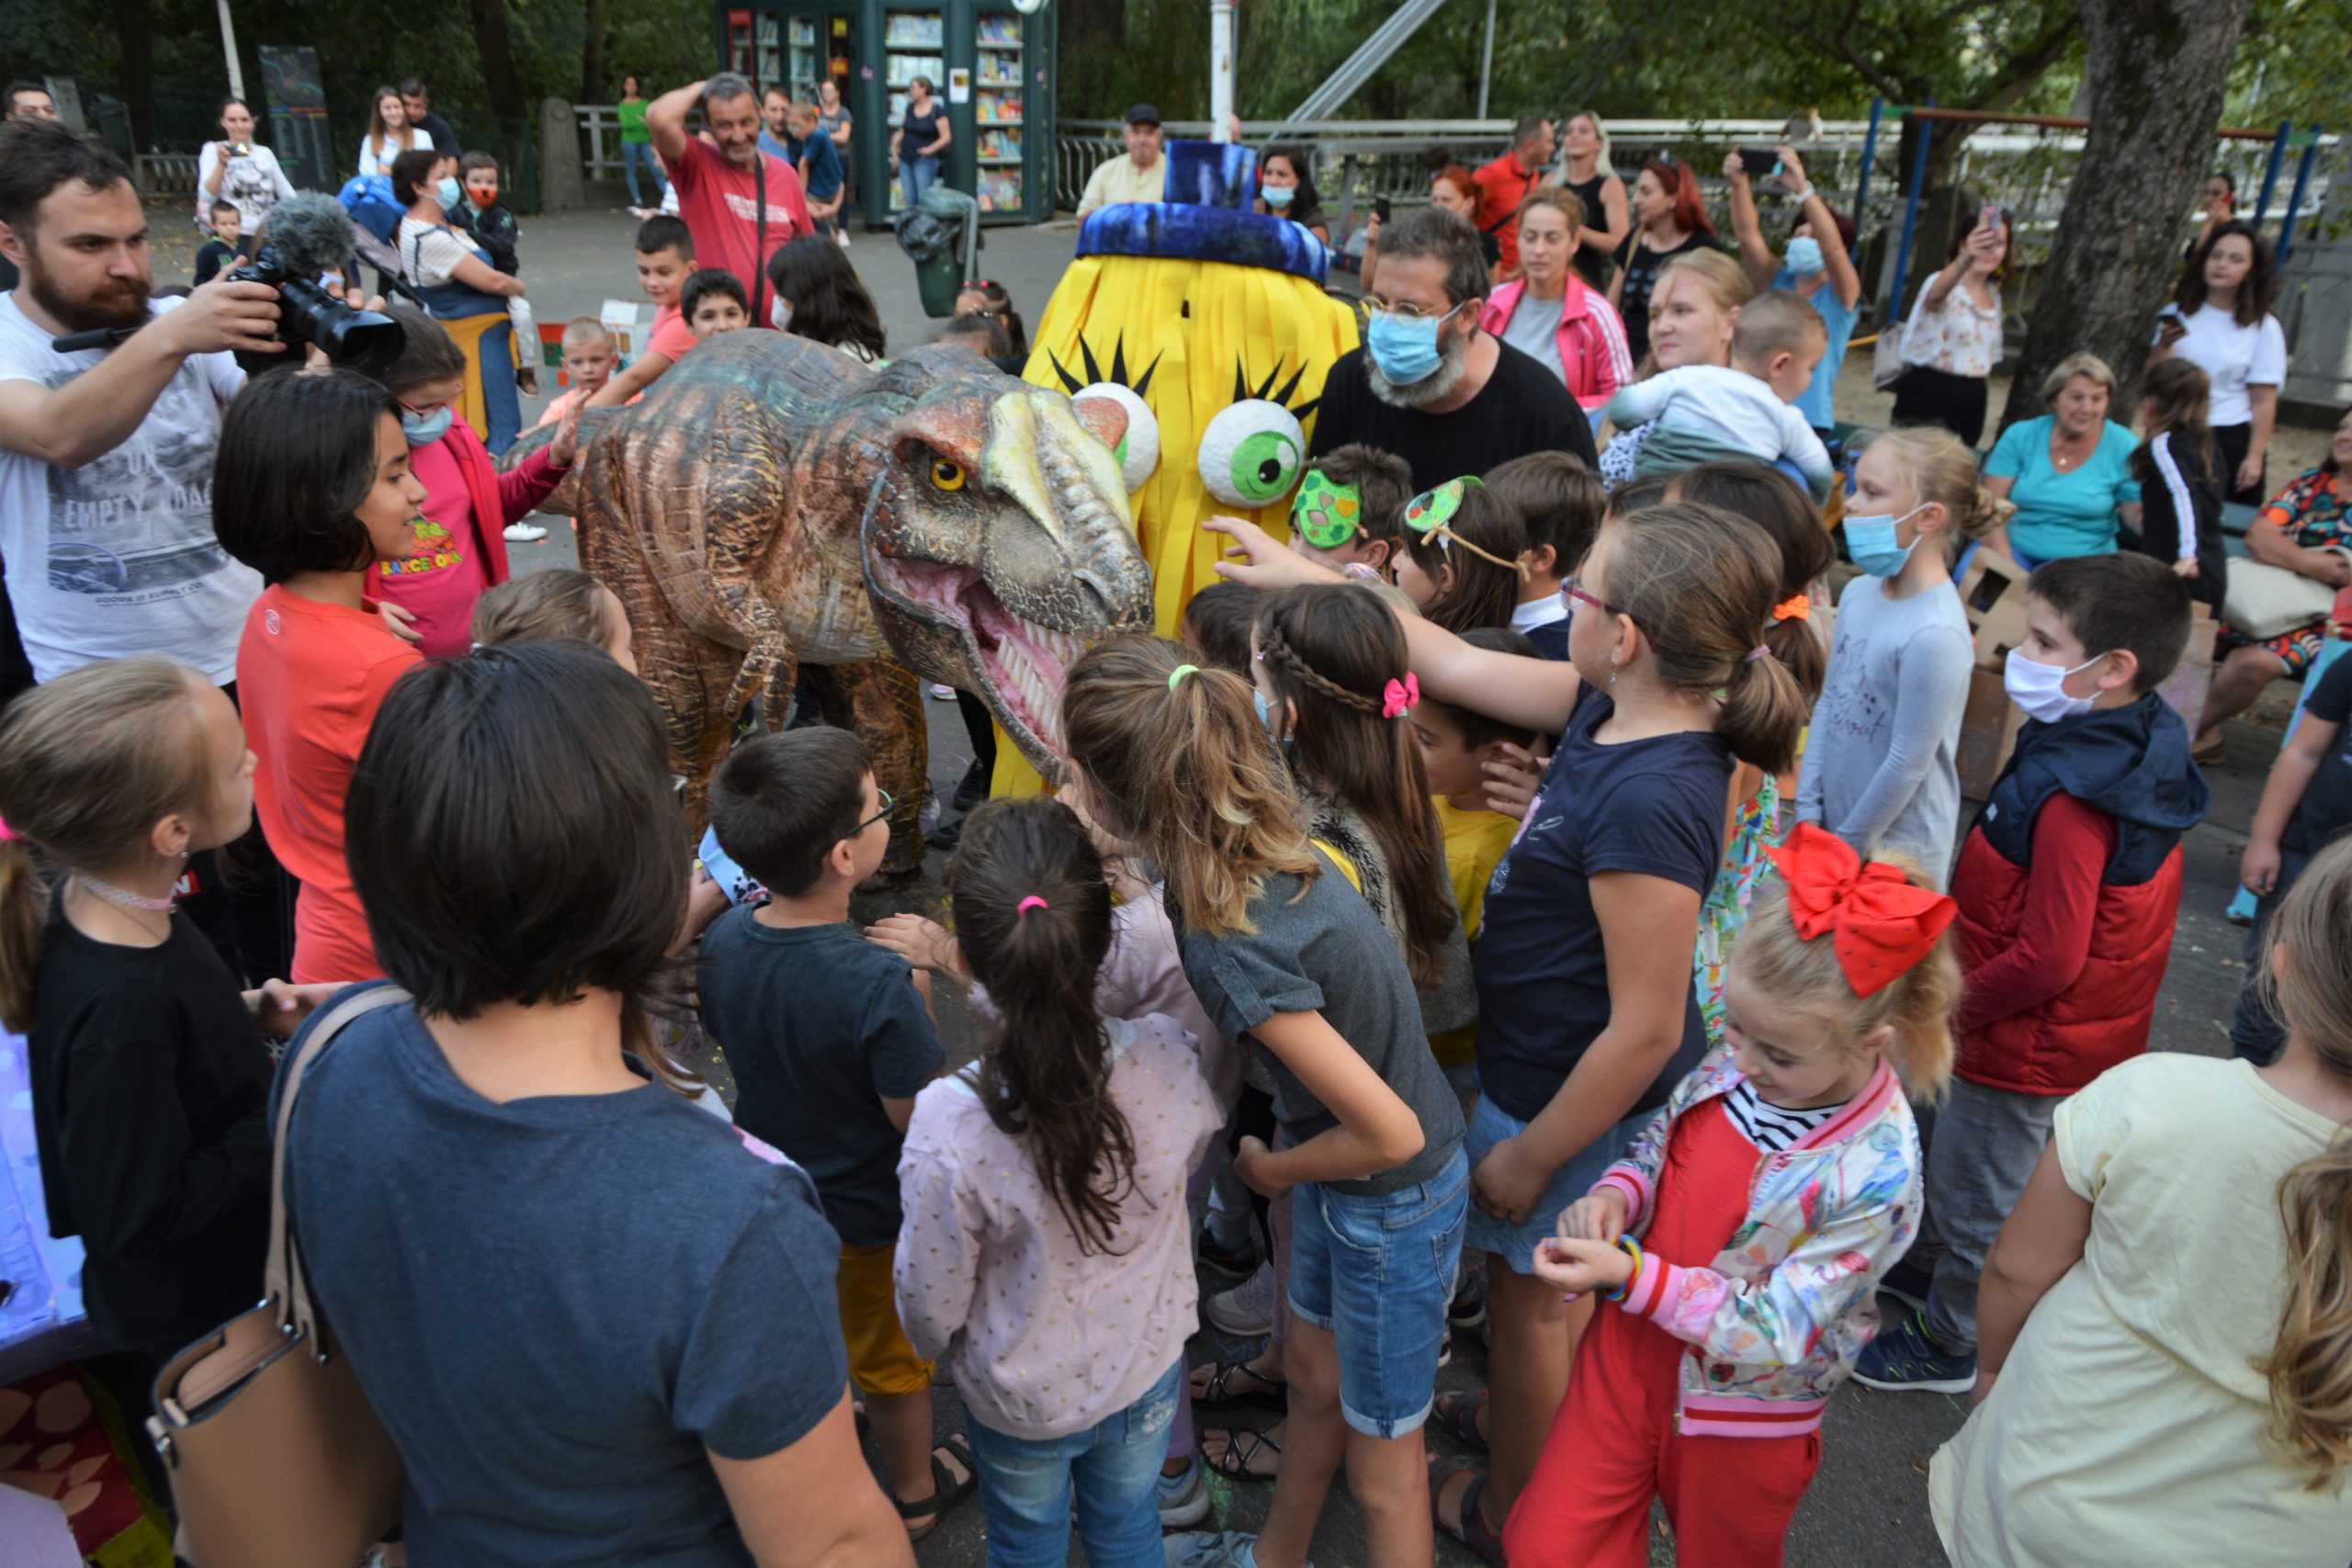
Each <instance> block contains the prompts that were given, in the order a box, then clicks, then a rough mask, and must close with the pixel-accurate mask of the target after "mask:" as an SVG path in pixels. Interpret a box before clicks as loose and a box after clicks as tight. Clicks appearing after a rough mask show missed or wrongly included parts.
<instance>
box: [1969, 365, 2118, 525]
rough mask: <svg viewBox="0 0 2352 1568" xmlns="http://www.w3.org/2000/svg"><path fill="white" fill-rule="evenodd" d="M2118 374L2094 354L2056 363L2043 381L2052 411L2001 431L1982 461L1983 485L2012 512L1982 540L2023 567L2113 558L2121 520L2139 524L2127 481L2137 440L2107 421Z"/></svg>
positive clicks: (2043, 392) (2043, 391)
mask: <svg viewBox="0 0 2352 1568" xmlns="http://www.w3.org/2000/svg"><path fill="white" fill-rule="evenodd" d="M2114 396H2115V372H2114V371H2112V370H2110V369H2109V368H2108V367H2107V362H2106V361H2105V360H2103V359H2100V358H2099V357H2098V355H2092V354H2077V355H2073V356H2071V357H2069V358H2067V359H2064V360H2061V361H2060V362H2059V364H2058V367H2057V368H2056V369H2054V370H2052V371H2051V372H2050V374H2049V376H2048V377H2047V378H2045V379H2044V380H2043V381H2042V383H2041V400H2042V402H2043V403H2044V404H2045V405H2046V406H2047V407H2048V408H2049V410H2050V412H2048V413H2046V414H2043V415H2042V416H2041V418H2039V419H2028V420H2020V421H2019V422H2018V423H2016V424H2013V425H2011V426H2009V428H2008V429H2007V431H2005V432H2003V433H2002V435H2001V439H2000V440H1999V441H1997V442H1996V443H1994V446H1993V455H1992V457H1988V458H1986V459H1985V489H1986V490H1987V491H1991V492H1992V493H1993V494H1994V495H1996V496H1999V497H2001V498H2003V499H2004V500H2007V502H2010V503H2011V504H2013V505H2015V506H2016V507H2017V509H2018V510H2017V514H2016V515H2015V516H2013V517H2011V518H2010V519H2009V522H2008V526H2007V528H2006V529H1999V528H1996V529H1995V530H1994V531H1993V532H1992V533H1991V534H1990V535H1988V536H1986V543H1988V544H1990V545H1991V546H1992V547H1994V548H1995V549H1996V550H1999V551H2001V552H2002V553H2003V554H2005V555H2007V556H2008V557H2009V558H2011V559H2013V560H2015V561H2016V562H2017V563H2018V565H2019V566H2022V567H2025V568H2027V569H2028V570H2031V569H2032V568H2034V567H2036V566H2039V565H2041V563H2042V562H2043V561H2052V560H2064V559H2065V558H2067V557H2069V556H2104V555H2112V554H2114V553H2115V533H2116V523H2117V520H2118V518H2120V519H2121V520H2122V521H2123V522H2125V523H2128V524H2130V525H2131V526H2132V527H2134V528H2137V527H2138V526H2139V525H2140V487H2139V485H2138V483H2137V482H2135V481H2134V480H2133V479H2132V478H2131V451H2132V448H2133V447H2135V446H2138V445H2139V444H2140V442H2139V437H2137V436H2135V435H2133V434H2131V431H2130V430H2128V429H2126V428H2125V427H2124V426H2122V425H2120V424H2117V423H2114V422H2112V421H2111V420H2109V418H2108V417H2107V410H2108V405H2109V402H2110V401H2111V400H2113V399H2114Z"/></svg>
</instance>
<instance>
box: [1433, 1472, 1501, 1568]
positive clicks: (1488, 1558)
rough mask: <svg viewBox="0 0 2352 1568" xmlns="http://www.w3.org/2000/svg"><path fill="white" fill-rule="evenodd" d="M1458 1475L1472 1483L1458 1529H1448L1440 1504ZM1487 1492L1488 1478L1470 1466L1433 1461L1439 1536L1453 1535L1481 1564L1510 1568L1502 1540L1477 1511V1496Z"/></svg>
mask: <svg viewBox="0 0 2352 1568" xmlns="http://www.w3.org/2000/svg"><path fill="white" fill-rule="evenodd" d="M1457 1475H1467V1476H1468V1477H1470V1484H1469V1485H1468V1486H1466V1487H1464V1488H1463V1492H1462V1512H1461V1522H1460V1526H1459V1528H1458V1529H1447V1528H1446V1524H1445V1516H1444V1512H1443V1510H1442V1507H1441V1506H1440V1505H1439V1499H1440V1498H1441V1497H1442V1495H1444V1492H1445V1484H1446V1483H1447V1482H1449V1481H1452V1480H1453V1478H1454V1477H1455V1476H1457ZM1486 1489H1487V1478H1486V1477H1485V1476H1484V1475H1481V1474H1479V1473H1478V1472H1476V1471H1474V1470H1472V1469H1470V1468H1469V1466H1467V1465H1460V1464H1448V1463H1446V1462H1445V1461H1443V1460H1441V1459H1436V1458H1431V1459H1430V1524H1431V1525H1433V1526H1435V1527H1436V1529H1437V1532H1438V1533H1439V1534H1440V1535H1450V1536H1452V1537H1453V1539H1454V1540H1458V1541H1460V1542H1461V1543H1462V1544H1463V1545H1464V1546H1466V1547H1468V1548H1469V1549H1470V1550H1471V1551H1472V1553H1473V1554H1475V1555H1476V1557H1477V1558H1478V1560H1479V1561H1480V1562H1491V1563H1493V1564H1494V1565H1495V1568H1510V1563H1509V1562H1508V1561H1507V1560H1506V1559H1505V1558H1504V1556H1503V1538H1502V1537H1500V1536H1498V1535H1497V1534H1496V1533H1495V1532H1494V1530H1493V1529H1491V1528H1489V1527H1488V1525H1487V1519H1486V1516H1485V1515H1483V1514H1481V1513H1479V1512H1478V1494H1480V1493H1481V1492H1484V1491H1485V1490H1486Z"/></svg>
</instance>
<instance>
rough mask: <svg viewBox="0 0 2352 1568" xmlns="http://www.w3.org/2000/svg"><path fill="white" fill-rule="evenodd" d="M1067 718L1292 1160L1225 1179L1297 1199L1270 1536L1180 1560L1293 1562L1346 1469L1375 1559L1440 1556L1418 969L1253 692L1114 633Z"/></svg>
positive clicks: (1448, 1259)
mask: <svg viewBox="0 0 2352 1568" xmlns="http://www.w3.org/2000/svg"><path fill="white" fill-rule="evenodd" d="M1270 543H1271V542H1270ZM1282 553H1283V555H1284V556H1286V557H1288V558H1290V559H1291V560H1293V561H1295V562H1299V563H1300V564H1301V565H1303V566H1305V567H1306V570H1308V571H1310V572H1313V571H1316V570H1319V569H1317V568H1314V567H1313V566H1312V564H1311V563H1307V562H1305V560H1304V558H1301V557H1298V556H1295V555H1292V554H1291V552H1290V551H1288V550H1286V549H1285V550H1283V552H1282ZM1404 673H1405V671H1401V670H1399V671H1395V672H1394V676H1395V677H1401V676H1402V675H1403V674H1404ZM1062 712H1063V729H1064V733H1065V734H1066V735H1067V736H1068V738H1069V764H1070V769H1071V772H1072V773H1073V774H1074V776H1075V777H1076V778H1077V780H1078V781H1079V783H1080V785H1081V787H1082V788H1083V790H1084V791H1085V796H1086V800H1087V802H1088V806H1089V809H1090V811H1091V813H1092V815H1093V816H1094V818H1095V819H1096V820H1097V821H1098V822H1099V823H1100V824H1101V825H1102V827H1103V829H1105V830H1106V831H1108V832H1110V833H1113V834H1114V835H1116V836H1118V837H1119V838H1121V839H1123V840H1126V841H1127V842H1129V843H1132V844H1133V845H1135V847H1136V850H1137V851H1138V852H1141V853H1143V854H1145V855H1148V857H1150V858H1151V859H1153V860H1155V861H1157V862H1158V863H1159V868H1160V871H1161V874H1163V875H1164V876H1165V878H1166V880H1167V886H1168V905H1169V908H1170V913H1171V914H1172V915H1173V916H1174V918H1175V921H1176V928H1177V935H1178V949H1179V952H1180V953H1181V954H1182V960H1183V964H1184V972H1185V975H1186V976H1187V977H1188V978H1189V979H1190V980H1191V981H1192V984H1193V990H1194V992H1195V993H1197V994H1198V996H1199V998H1200V1000H1201V1004H1202V1006H1203V1007H1204V1008H1205V1009H1206V1010H1207V1012H1208V1015H1209V1018H1210V1020H1211V1021H1213V1022H1215V1023H1216V1026H1217V1028H1218V1030H1219V1031H1220V1032H1222V1033H1224V1034H1225V1036H1226V1037H1227V1039H1230V1040H1232V1041H1234V1042H1236V1043H1238V1044H1239V1045H1240V1046H1241V1047H1242V1049H1243V1050H1244V1051H1245V1052H1247V1053H1249V1054H1250V1055H1251V1056H1253V1057H1255V1058H1257V1059H1259V1060H1261V1061H1262V1062H1263V1063H1264V1064H1265V1066H1266V1067H1267V1069H1268V1071H1269V1072H1270V1074H1271V1075H1272V1080H1273V1084H1274V1113H1275V1120H1276V1122H1277V1124H1278V1125H1279V1127H1280V1128H1281V1130H1282V1132H1283V1141H1284V1143H1285V1145H1286V1146H1284V1147H1283V1148H1282V1149H1280V1150H1275V1149H1272V1148H1270V1147H1269V1146H1268V1145H1267V1144H1266V1143H1265V1142H1263V1141H1262V1140H1260V1139H1258V1138H1254V1137H1245V1138H1243V1139H1242V1140H1241V1143H1240V1145H1239V1147H1238V1149H1237V1151H1236V1153H1235V1156H1234V1167H1235V1169H1236V1171H1237V1172H1238V1174H1239V1176H1240V1177H1241V1179H1242V1180H1243V1181H1245V1182H1247V1183H1248V1184H1249V1185H1250V1187H1251V1188H1253V1189H1254V1190H1257V1191H1259V1192H1261V1193H1262V1194H1264V1195H1265V1196H1266V1197H1268V1198H1270V1199H1278V1198H1280V1197H1281V1196H1283V1194H1284V1193H1286V1192H1287V1193H1290V1194H1292V1195H1293V1199H1294V1209H1295V1221H1294V1224H1295V1238H1294V1244H1293V1253H1292V1268H1291V1276H1290V1291H1289V1300H1290V1308H1291V1311H1292V1313H1293V1314H1294V1316H1295V1319H1296V1322H1295V1324H1294V1325H1293V1327H1292V1330H1291V1335H1290V1341H1289V1346H1288V1351H1287V1355H1286V1358H1285V1362H1284V1367H1285V1371H1286V1373H1287V1375H1288V1378H1289V1382H1290V1421H1289V1436H1288V1445H1287V1448H1286V1450H1285V1451H1284V1454H1283V1463H1282V1473H1281V1475H1280V1477H1279V1479H1278V1480H1277V1481H1276V1482H1275V1485H1274V1497H1273V1503H1272V1508H1271V1510H1270V1512H1269V1513H1268V1516H1267V1519H1266V1525H1265V1529H1264V1530H1263V1531H1262V1532H1261V1534H1260V1535H1259V1536H1258V1537H1257V1538H1256V1539H1255V1540H1254V1542H1253V1541H1252V1540H1251V1539H1250V1537H1248V1536H1246V1535H1233V1534H1226V1533H1217V1534H1206V1535H1197V1536H1194V1537H1191V1538H1184V1537H1178V1538H1175V1539H1174V1540H1173V1541H1172V1543H1171V1545H1170V1548H1169V1555H1168V1561H1169V1562H1171V1563H1173V1562H1184V1563H1188V1564H1203V1565H1206V1564H1212V1563H1241V1562H1252V1561H1254V1562H1255V1563H1256V1564H1257V1565H1258V1568H1301V1565H1302V1564H1304V1563H1305V1562H1306V1552H1307V1547H1308V1543H1309V1541H1310V1540H1311V1539H1312V1537H1313V1535H1314V1532H1315V1526H1316V1521H1317V1518H1318V1517H1320V1515H1321V1513H1322V1509H1323V1502H1324V1498H1325V1496H1326V1495H1327V1494H1328V1493H1329V1490H1330V1485H1331V1482H1332V1479H1333V1478H1334V1476H1335V1475H1336V1474H1337V1473H1338V1471H1339V1468H1340V1463H1341V1461H1342V1460H1343V1459H1344V1461H1345V1462H1346V1464H1347V1468H1348V1481H1349V1486H1350V1489H1351V1492H1352V1493H1353V1494H1354V1495H1355V1498H1356V1501H1357V1503H1358V1505H1359V1506H1360V1507H1361V1508H1362V1509H1363V1515H1364V1520H1365V1531H1366V1537H1367V1542H1368V1546H1369V1552H1368V1556H1369V1559H1370V1561H1371V1562H1374V1563H1378V1564H1382V1565H1383V1568H1385V1565H1387V1564H1392V1563H1399V1564H1401V1563H1408V1562H1428V1561H1429V1560H1430V1551H1431V1542H1430V1516H1429V1495H1428V1491H1427V1488H1426V1486H1425V1485H1424V1483H1423V1475H1424V1468H1425V1467H1424V1464H1423V1450H1422V1441H1421V1426H1422V1423H1423V1421H1424V1420H1425V1419H1426V1418H1427V1416H1428V1415H1429V1410H1430V1390H1431V1388H1432V1386H1433V1384H1434V1382H1435V1380H1436V1375H1437V1362H1438V1354H1439V1347H1440V1345H1441V1343H1442V1340H1443V1337H1444V1332H1445V1308H1446V1303H1447V1301H1448V1299H1449V1298H1450V1296H1451V1295H1452V1292H1453V1258H1454V1254H1455V1251H1456V1250H1457V1249H1458V1247H1459V1245H1460V1240H1461V1234H1462V1216H1463V1209H1464V1203H1465V1201H1466V1187H1467V1179H1468V1168H1467V1166H1466V1164H1465V1163H1464V1159H1463V1156H1462V1113H1461V1110H1460V1108H1459V1106H1458V1105H1457V1104H1456V1102H1455V1100H1454V1098H1453V1090H1452V1089H1450V1088H1448V1087H1447V1085H1446V1082H1445V1078H1444V1077H1443V1075H1442V1074H1441V1073H1440V1071H1439V1070H1438V1066H1437V1062H1436V1060H1435V1059H1434V1058H1433V1057H1432V1056H1431V1055H1430V1048H1429V1038H1428V1035H1427V1034H1426V1033H1425V1032H1423V1030H1422V1026H1421V1015H1420V1008H1419V1003H1418V1001H1417V999H1416V998H1415V995H1414V987H1413V976H1412V974H1411V972H1410V971H1409V970H1408V967H1407V964H1406V962H1405V959H1404V957H1403V955H1402V954H1401V953H1399V952H1398V951H1397V944H1396V943H1395V942H1393V941H1392V940H1391V939H1390V937H1389V934H1388V932H1387V931H1386V930H1385V928H1384V927H1383V926H1382V925H1381V922H1380V919H1379V918H1378V917H1377V916H1376V915H1374V913H1373V911H1372V908H1371V907H1370V906H1369V905H1367V904H1366V903H1365V902H1364V900H1363V897H1362V896H1361V895H1359V894H1358V893H1357V892H1356V890H1355V889H1354V887H1352V886H1351V885H1350V882H1349V879H1348V877H1347V875H1346V874H1344V871H1343V870H1342V869H1340V868H1339V867H1338V866H1336V865H1335V863H1333V862H1332V861H1330V860H1329V859H1327V858H1326V857H1325V855H1324V853H1323V852H1321V851H1319V850H1317V848H1316V847H1315V845H1314V844H1313V843H1312V842H1311V841H1310V840H1309V838H1308V835H1307V830H1306V820H1305V817H1304V813H1303V811H1302V808H1301V807H1300V805H1299V802H1298V801H1297V799H1296V798H1295V796H1294V795H1292V794H1291V792H1290V790H1289V787H1288V784H1287V781H1286V780H1285V779H1284V777H1283V765H1282V762H1281V761H1280V760H1279V758H1278V757H1277V756H1276V753H1275V749H1274V742H1273V740H1272V738H1271V737H1270V736H1269V735H1268V734H1267V731H1266V728H1265V727H1264V725H1263V724H1262V723H1261V720H1260V718H1259V716H1258V714H1257V711H1256V705H1255V704H1254V703H1253V701H1252V689H1251V687H1250V684H1249V683H1248V682H1245V681H1243V680H1241V679H1240V678H1239V677H1238V676H1234V675H1231V674H1227V672H1225V671H1220V670H1204V669H1199V668H1196V667H1195V666H1194V665H1193V664H1192V663H1191V662H1189V661H1188V660H1186V658H1185V650H1184V649H1182V647H1180V646H1179V645H1177V644H1175V643H1171V642H1166V641H1162V640H1159V639H1157V638H1149V637H1128V638H1121V639H1118V640H1115V641H1112V642H1106V643H1103V644H1102V645H1100V646H1098V647H1096V648H1094V649H1091V650H1090V651H1089V652H1088V653H1087V654H1086V655H1085V656H1084V657H1082V658H1081V659H1080V660H1078V662H1077V663H1076V664H1075V665H1074V666H1072V668H1071V670H1070V672H1069V679H1068V682H1067V683H1066V684H1065V686H1064V689H1063V694H1062ZM1253 1551H1254V1557H1253V1556H1252V1553H1253Z"/></svg>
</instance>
